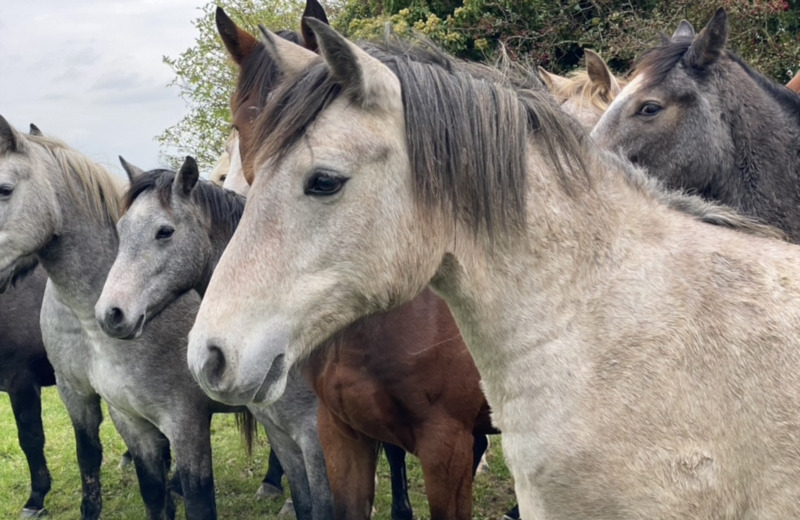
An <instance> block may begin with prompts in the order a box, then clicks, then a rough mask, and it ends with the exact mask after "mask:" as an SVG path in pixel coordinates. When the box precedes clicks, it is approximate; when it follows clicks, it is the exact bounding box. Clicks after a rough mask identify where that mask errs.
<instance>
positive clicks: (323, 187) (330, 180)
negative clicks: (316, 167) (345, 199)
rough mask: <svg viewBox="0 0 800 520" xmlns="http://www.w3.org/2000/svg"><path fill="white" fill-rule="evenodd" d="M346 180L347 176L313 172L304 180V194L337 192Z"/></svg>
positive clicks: (318, 194) (331, 193) (323, 194)
mask: <svg viewBox="0 0 800 520" xmlns="http://www.w3.org/2000/svg"><path fill="white" fill-rule="evenodd" d="M347 181H348V178H347V177H340V176H338V175H335V174H333V173H330V172H315V173H314V174H313V175H311V177H309V178H308V181H306V188H305V194H306V195H315V196H320V197H324V196H328V195H333V194H335V193H338V192H339V190H341V189H342V186H344V184H345V183H346V182H347Z"/></svg>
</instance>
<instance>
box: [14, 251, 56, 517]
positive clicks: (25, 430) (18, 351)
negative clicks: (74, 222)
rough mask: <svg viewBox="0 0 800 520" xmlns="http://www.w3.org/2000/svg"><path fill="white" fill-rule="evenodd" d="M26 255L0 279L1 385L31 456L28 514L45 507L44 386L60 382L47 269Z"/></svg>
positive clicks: (47, 477) (21, 443) (47, 476)
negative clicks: (43, 315)
mask: <svg viewBox="0 0 800 520" xmlns="http://www.w3.org/2000/svg"><path fill="white" fill-rule="evenodd" d="M35 266H36V258H35V257H26V258H24V259H23V260H22V261H21V262H19V263H17V264H16V265H15V266H14V267H13V268H12V269H10V270H9V273H8V274H7V275H5V276H2V280H0V293H2V294H0V390H1V391H4V392H8V395H9V397H10V399H11V408H12V410H13V412H14V419H15V420H16V422H17V435H18V437H19V446H20V448H22V452H23V453H24V454H25V457H26V459H27V460H28V469H29V470H30V476H31V493H30V495H29V496H28V500H27V502H25V506H24V508H23V510H22V516H23V517H25V518H36V517H38V516H41V515H43V514H45V513H46V510H45V508H44V498H45V496H46V495H47V493H48V492H49V491H50V472H49V471H48V469H47V461H46V460H45V456H44V429H43V428H42V399H41V394H40V392H41V388H42V387H43V386H51V385H54V384H56V379H55V374H54V372H53V367H52V366H51V365H50V362H49V361H48V360H47V353H46V352H45V350H44V344H43V343H42V333H41V329H40V328H39V310H40V309H41V306H42V296H43V295H44V286H45V283H47V275H46V274H45V273H44V270H42V269H41V268H39V269H35V270H33V273H32V274H31V275H30V276H27V277H25V274H26V273H27V272H28V271H30V270H32V269H34V268H35Z"/></svg>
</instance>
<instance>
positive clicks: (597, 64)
mask: <svg viewBox="0 0 800 520" xmlns="http://www.w3.org/2000/svg"><path fill="white" fill-rule="evenodd" d="M583 55H584V57H585V58H586V73H587V74H588V75H589V79H590V80H592V83H594V84H595V85H598V86H599V87H600V88H601V89H602V91H603V92H605V93H606V94H608V95H609V96H610V97H611V98H614V97H616V95H617V94H619V91H620V90H622V89H621V88H620V86H619V82H617V78H615V77H614V74H612V73H611V69H609V68H608V65H606V62H605V61H603V58H601V57H600V55H599V54H597V53H596V52H594V51H593V50H591V49H583Z"/></svg>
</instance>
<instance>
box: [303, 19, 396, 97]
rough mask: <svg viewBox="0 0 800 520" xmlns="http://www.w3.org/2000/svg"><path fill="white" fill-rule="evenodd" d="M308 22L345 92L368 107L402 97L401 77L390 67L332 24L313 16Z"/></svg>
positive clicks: (331, 69)
mask: <svg viewBox="0 0 800 520" xmlns="http://www.w3.org/2000/svg"><path fill="white" fill-rule="evenodd" d="M306 22H307V23H308V26H309V27H310V28H311V30H312V31H314V34H316V35H317V41H318V42H319V52H320V54H321V55H322V57H323V58H324V59H325V62H326V63H327V64H328V68H329V69H330V72H331V77H332V78H333V79H334V80H335V81H336V82H337V83H338V84H339V85H340V86H341V87H342V93H343V94H345V95H346V96H347V97H348V98H350V99H351V100H352V101H354V102H355V103H357V104H359V105H360V106H361V107H362V108H367V109H369V108H374V107H378V106H381V105H383V104H385V103H386V102H387V101H388V102H390V103H392V100H398V101H399V99H400V97H399V95H398V94H399V93H400V84H399V80H398V78H397V76H395V74H394V73H393V72H392V71H391V70H390V69H389V67H387V66H386V65H384V64H383V63H381V62H380V61H378V60H377V59H375V58H373V57H372V56H370V55H369V54H367V53H366V52H365V51H364V50H363V49H361V48H360V47H358V46H356V45H354V44H352V43H350V42H349V41H347V39H346V38H345V37H344V36H342V35H341V34H339V33H338V32H336V31H335V30H334V29H332V28H331V27H330V26H329V25H326V24H324V23H322V22H320V21H319V20H315V19H313V18H309V19H308V20H306Z"/></svg>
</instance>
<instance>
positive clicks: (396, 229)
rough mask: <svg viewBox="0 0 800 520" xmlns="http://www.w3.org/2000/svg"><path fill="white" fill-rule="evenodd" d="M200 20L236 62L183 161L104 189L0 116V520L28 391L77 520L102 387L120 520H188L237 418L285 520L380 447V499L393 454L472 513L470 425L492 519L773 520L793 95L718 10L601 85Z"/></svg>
mask: <svg viewBox="0 0 800 520" xmlns="http://www.w3.org/2000/svg"><path fill="white" fill-rule="evenodd" d="M216 22H217V28H218V32H219V35H220V37H221V40H222V43H223V44H224V46H225V48H226V49H227V51H228V53H229V55H230V57H231V59H232V60H233V62H235V64H236V66H237V67H238V71H239V73H238V80H237V85H236V89H235V92H234V94H233V96H232V98H231V122H232V126H233V128H234V131H233V132H232V134H231V138H230V139H229V141H228V144H227V146H226V152H225V153H224V154H223V157H222V158H221V159H220V162H219V164H218V165H217V167H216V168H215V170H214V172H213V173H212V179H211V180H210V181H205V180H203V179H201V178H200V169H199V167H198V165H197V164H196V162H195V161H194V160H193V159H192V158H191V157H187V158H186V160H185V162H184V163H183V165H182V166H181V167H180V169H179V170H178V171H177V172H176V171H172V170H168V169H153V170H145V169H142V168H139V167H137V166H134V165H133V164H130V163H128V162H127V161H125V160H124V159H121V161H122V165H123V168H124V170H125V171H126V173H127V175H128V178H129V182H128V184H127V186H125V187H124V188H123V187H122V186H120V185H119V183H118V182H117V181H116V180H115V179H114V177H113V176H111V175H110V174H109V173H108V172H106V171H105V170H104V169H103V168H101V167H100V166H98V165H97V164H95V163H93V162H92V161H90V160H88V159H87V158H86V157H84V156H83V155H82V154H80V153H79V152H77V151H76V150H74V149H72V148H70V147H69V146H68V145H66V144H64V143H63V142H61V141H59V140H58V139H55V138H53V137H51V136H48V135H47V132H46V129H45V132H44V134H42V132H41V131H39V129H38V128H36V127H34V126H33V125H31V129H30V132H27V133H26V132H23V131H20V130H18V129H15V128H14V127H12V126H11V125H10V124H9V123H8V122H7V121H6V120H5V119H3V118H2V116H0V292H2V293H3V295H2V296H1V297H0V323H2V327H0V389H2V390H4V391H7V392H8V393H9V395H10V398H11V405H12V409H13V412H14V416H15V419H16V421H17V427H18V432H19V442H20V446H21V448H22V450H23V452H24V454H25V456H26V457H27V460H28V465H29V468H30V483H31V491H30V495H29V497H28V500H27V502H25V503H24V505H23V504H20V505H22V507H23V509H22V515H23V517H27V518H37V517H40V516H42V515H44V514H45V513H46V509H45V497H46V495H47V493H48V492H49V490H50V488H51V479H50V473H49V470H48V468H47V463H46V461H45V457H44V438H45V437H44V432H43V428H42V420H41V401H40V389H41V387H43V386H50V385H54V384H55V385H56V386H57V389H58V392H59V395H60V397H61V399H62V401H63V403H64V405H65V407H66V409H67V412H68V414H69V417H70V419H71V421H72V424H73V427H74V431H75V440H76V451H77V460H78V465H79V468H80V475H81V503H80V505H79V506H78V505H77V504H76V508H77V507H80V514H81V518H82V520H93V519H97V518H100V517H101V511H102V490H101V483H100V464H101V461H102V445H101V442H100V437H99V426H100V423H101V421H102V419H103V417H102V412H101V406H100V403H101V399H102V400H103V401H105V402H106V403H107V405H108V411H109V415H110V416H111V419H112V421H113V423H114V426H115V428H116V429H117V431H118V432H119V434H120V435H121V437H122V439H123V441H124V442H125V444H126V446H127V447H128V450H129V456H130V459H131V460H132V462H133V464H134V466H135V469H136V475H137V478H138V482H139V488H140V493H141V497H142V500H143V503H144V507H145V511H146V517H147V518H149V519H159V520H161V519H171V518H174V517H175V514H176V506H175V498H174V495H181V496H182V497H183V503H184V507H185V514H186V517H187V518H189V519H192V520H196V519H204V520H209V519H215V518H217V506H216V502H215V488H214V477H213V471H212V461H211V439H210V422H211V417H212V415H213V414H215V413H233V414H236V417H237V423H238V424H239V427H240V429H241V430H242V432H243V434H244V436H245V438H246V439H248V440H250V439H252V437H253V435H254V434H255V428H256V427H257V426H259V425H260V426H262V427H263V428H264V429H265V431H266V433H267V436H268V438H269V442H270V449H271V454H270V464H269V468H268V472H267V475H266V477H265V478H264V481H263V483H262V485H261V487H260V489H259V493H261V494H265V495H269V494H279V493H281V477H282V475H284V474H285V476H286V480H287V482H288V484H289V488H290V493H291V498H292V505H293V507H294V514H295V515H296V517H297V518H298V519H299V520H307V519H313V520H323V519H333V518H337V519H348V520H350V519H353V520H356V519H368V518H370V516H371V515H372V513H373V501H374V498H375V470H376V464H377V459H378V457H379V455H380V453H381V452H383V453H385V454H386V457H387V458H388V460H389V466H390V470H391V479H392V511H391V514H392V518H393V519H395V520H411V519H412V518H413V512H412V510H411V506H410V502H409V499H408V490H407V487H406V474H405V457H406V453H411V454H413V455H415V456H416V457H418V458H419V461H420V465H421V468H422V473H423V476H424V480H425V493H426V496H427V499H428V505H429V509H430V511H429V515H430V518H431V519H434V520H441V519H459V520H467V519H470V518H472V484H473V477H474V475H475V472H476V470H477V467H478V463H479V461H480V459H481V456H482V455H483V453H484V451H485V450H486V447H487V444H488V438H487V436H488V435H495V434H500V442H501V443H502V447H503V453H504V457H505V461H506V464H507V466H508V468H509V470H510V472H511V474H512V476H513V479H514V486H515V493H516V497H517V500H518V506H517V507H515V508H514V509H513V510H511V511H509V512H508V513H506V516H508V517H512V518H519V517H521V518H523V519H525V520H549V519H568V520H582V519H615V520H616V519H643V518H648V519H650V518H659V519H671V518H674V519H687V518H693V519H741V520H756V519H777V518H780V519H784V518H800V370H797V367H800V249H798V248H797V246H796V245H794V243H795V242H798V241H800V204H798V202H799V201H800V183H799V182H798V180H797V179H798V176H799V174H800V161H798V152H799V151H800V96H799V95H798V94H796V93H795V91H794V90H793V85H792V84H790V85H789V86H788V87H787V86H783V85H779V84H776V83H775V82H773V81H772V80H770V79H769V78H766V77H765V76H763V75H762V74H760V73H759V72H757V71H755V70H754V69H752V68H751V67H750V66H749V65H748V64H747V63H745V62H744V61H742V59H741V58H739V57H738V56H737V55H735V54H734V53H732V52H731V51H729V50H728V49H727V48H726V44H727V39H728V30H729V26H728V19H727V14H726V12H725V10H724V9H719V10H718V11H717V12H716V13H714V14H713V16H712V18H711V19H710V21H708V23H707V25H706V26H705V27H704V28H703V29H702V30H701V31H699V32H697V33H696V32H695V30H694V28H693V27H692V26H691V25H690V24H689V23H688V22H686V21H683V22H681V23H680V24H679V26H678V27H677V29H676V30H675V31H674V33H673V34H672V35H671V36H669V37H667V36H662V37H661V40H660V42H659V43H658V44H656V45H654V46H652V47H651V48H650V49H648V50H644V52H643V53H642V54H641V57H640V58H639V59H638V60H637V63H636V64H635V66H634V67H633V69H632V70H631V71H630V72H629V73H628V74H627V75H626V76H625V77H615V76H614V74H612V72H611V71H610V70H609V69H608V67H607V66H606V64H605V63H604V62H603V60H602V59H601V58H600V56H598V55H597V54H596V53H594V52H592V51H590V50H587V51H586V55H585V57H586V71H585V72H583V73H577V74H571V75H569V76H566V77H563V76H558V75H555V74H551V73H548V72H547V71H545V70H543V69H539V70H538V71H536V70H532V69H529V68H527V66H523V65H520V64H515V63H511V62H509V61H507V60H500V61H498V62H497V63H496V64H493V65H482V64H476V63H468V62H463V61H460V60H457V59H455V58H453V57H451V56H449V55H447V54H446V53H445V52H443V51H442V50H440V49H438V48H437V47H436V46H435V45H434V44H432V43H430V42H429V41H427V40H424V39H422V38H412V39H402V38H399V37H396V36H394V35H391V34H388V35H386V36H385V38H384V39H383V40H381V41H379V42H359V43H353V42H351V41H349V40H347V39H346V38H344V37H343V36H341V35H340V34H339V33H337V32H336V31H335V30H334V29H332V28H331V27H330V26H329V25H328V20H327V17H326V15H325V12H324V10H323V9H322V7H321V6H320V5H319V4H318V3H317V1H316V0H308V2H307V4H306V11H305V13H304V16H303V19H302V23H301V31H300V32H299V33H296V32H293V31H279V32H275V33H273V32H271V31H270V30H268V29H266V28H264V27H263V26H262V27H260V34H259V35H258V36H254V35H253V34H251V33H249V32H247V31H245V30H243V29H242V28H240V27H238V26H237V25H236V24H235V23H234V22H233V21H232V20H231V19H230V18H229V17H228V15H227V14H226V13H225V12H224V11H223V10H222V9H217V13H216ZM173 459H174V460H173ZM173 466H174V470H175V471H174V474H173V476H172V478H171V479H170V478H169V475H170V470H171V468H173ZM501 514H502V512H500V511H498V516H500V515H501ZM223 516H224V512H223Z"/></svg>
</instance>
